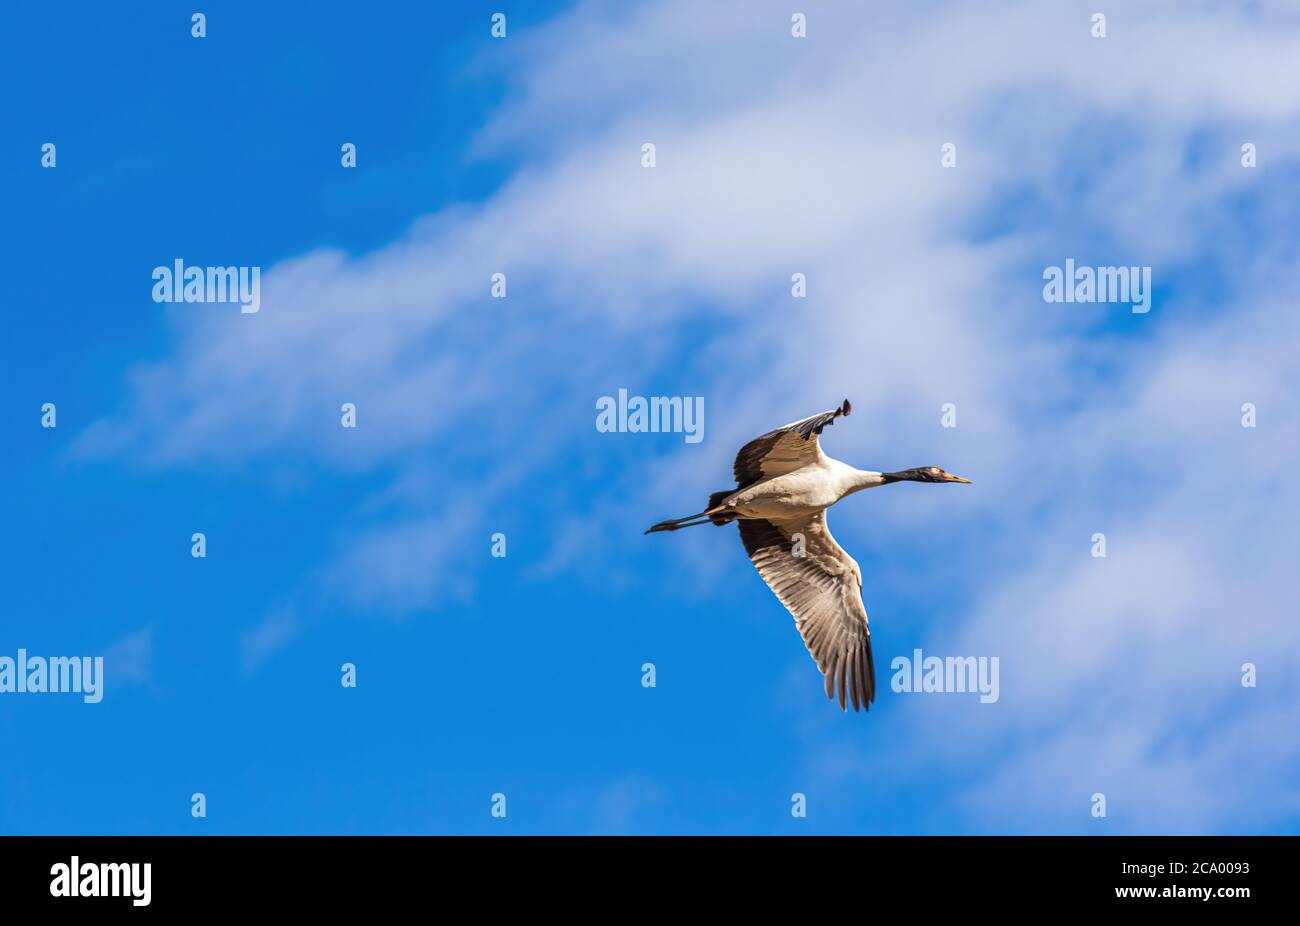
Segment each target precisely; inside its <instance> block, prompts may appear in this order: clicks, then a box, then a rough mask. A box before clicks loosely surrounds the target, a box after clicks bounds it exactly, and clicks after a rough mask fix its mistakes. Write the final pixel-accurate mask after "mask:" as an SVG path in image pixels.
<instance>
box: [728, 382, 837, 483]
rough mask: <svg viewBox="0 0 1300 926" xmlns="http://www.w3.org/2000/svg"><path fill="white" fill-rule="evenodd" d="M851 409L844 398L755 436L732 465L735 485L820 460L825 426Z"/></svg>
mask: <svg viewBox="0 0 1300 926" xmlns="http://www.w3.org/2000/svg"><path fill="white" fill-rule="evenodd" d="M852 410H853V407H852V406H851V405H849V400H848V399H845V400H844V404H843V405H841V406H840V407H839V408H833V409H831V410H830V411H828V412H822V413H821V414H820V415H813V416H812V417H811V418H805V419H803V420H802V421H795V422H792V423H791V424H787V425H786V426H785V427H783V428H777V429H776V430H775V431H769V432H767V433H766V434H764V435H763V436H762V437H756V438H754V439H753V440H752V441H750V442H749V443H748V444H746V445H745V446H743V447H741V448H740V453H738V454H736V463H735V466H733V467H732V469H733V471H734V472H735V474H736V485H737V486H738V487H740V488H742V489H743V488H744V487H745V486H747V485H752V484H753V483H755V482H758V481H759V480H760V479H766V478H768V477H770V476H782V475H784V474H786V473H792V472H794V471H795V470H797V469H799V468H800V467H801V466H807V465H808V464H809V463H815V462H817V461H818V460H820V459H821V457H822V448H821V443H820V441H819V440H818V435H819V434H821V433H822V428H824V427H826V425H828V424H831V423H833V422H834V421H835V419H836V418H838V417H840V415H847V414H848V413H849V412H851V411H852Z"/></svg>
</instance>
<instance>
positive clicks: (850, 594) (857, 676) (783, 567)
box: [737, 511, 876, 711]
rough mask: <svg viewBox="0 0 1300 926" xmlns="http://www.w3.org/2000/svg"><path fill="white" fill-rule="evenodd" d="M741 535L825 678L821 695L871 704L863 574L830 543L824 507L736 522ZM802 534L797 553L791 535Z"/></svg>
mask: <svg viewBox="0 0 1300 926" xmlns="http://www.w3.org/2000/svg"><path fill="white" fill-rule="evenodd" d="M737 523H738V524H739V525H740V539H741V540H742V541H743V542H744V544H745V551H746V552H747V553H748V554H749V558H750V560H751V561H752V562H753V564H754V566H755V567H756V568H757V569H758V574H759V575H761V576H762V577H763V581H764V582H766V583H767V584H768V587H769V588H771V589H772V591H773V592H775V593H776V597H777V598H779V599H781V603H782V604H783V605H785V606H786V608H788V609H789V611H790V613H791V614H793V615H794V622H795V625H796V626H798V628H799V633H800V634H802V635H803V642H804V644H805V645H806V646H807V647H808V652H809V653H811V654H812V657H813V659H814V660H816V662H817V668H819V669H821V671H822V675H824V676H825V677H826V697H828V698H834V697H835V691H836V689H837V688H838V690H839V698H840V707H841V708H844V709H845V710H847V709H848V708H847V705H846V699H852V701H853V709H854V710H855V711H856V710H859V709H860V708H865V709H867V710H870V709H871V702H872V701H874V700H875V698H876V668H875V665H874V663H873V662H872V658H871V631H870V629H869V628H868V627H867V609H866V608H865V607H863V605H862V573H861V571H860V570H859V569H858V564H857V563H856V562H854V561H853V557H851V556H849V555H848V554H847V553H845V552H844V550H843V548H842V547H840V545H839V544H838V543H836V542H835V538H834V537H832V536H831V532H830V530H829V529H828V528H827V526H826V512H825V511H819V512H817V514H815V515H811V516H809V517H807V518H800V519H795V520H786V521H761V520H742V521H738V522H737ZM796 534H802V535H803V556H798V555H796V552H797V551H796V550H795V535H796Z"/></svg>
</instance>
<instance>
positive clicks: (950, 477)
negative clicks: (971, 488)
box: [943, 473, 970, 485]
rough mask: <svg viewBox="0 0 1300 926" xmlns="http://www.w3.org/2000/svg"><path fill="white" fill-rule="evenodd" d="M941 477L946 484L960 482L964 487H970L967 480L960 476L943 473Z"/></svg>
mask: <svg viewBox="0 0 1300 926" xmlns="http://www.w3.org/2000/svg"><path fill="white" fill-rule="evenodd" d="M943 477H944V479H945V480H946V481H948V482H962V483H965V484H966V485H970V480H969V479H963V478H962V477H961V476H954V475H953V474H952V473H944V474H943Z"/></svg>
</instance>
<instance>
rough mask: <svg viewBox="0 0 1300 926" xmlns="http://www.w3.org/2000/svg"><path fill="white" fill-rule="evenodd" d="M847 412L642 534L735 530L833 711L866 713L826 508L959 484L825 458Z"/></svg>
mask: <svg viewBox="0 0 1300 926" xmlns="http://www.w3.org/2000/svg"><path fill="white" fill-rule="evenodd" d="M852 410H853V406H851V405H850V404H849V400H848V399H845V400H844V403H843V404H842V405H840V406H839V407H838V408H833V409H831V410H830V411H826V412H822V413H820V414H817V415H811V416H809V417H807V418H804V419H801V420H799V421H794V422H791V423H790V424H787V425H785V426H784V427H780V428H777V429H776V430H775V431H769V432H768V433H766V434H764V435H762V436H761V437H756V438H754V439H753V440H752V441H750V442H749V443H747V444H745V446H743V447H741V448H740V452H739V453H737V454H736V461H735V464H734V466H733V473H734V475H735V478H736V488H734V489H724V490H722V491H720V492H714V493H712V494H711V495H709V504H708V507H707V508H705V509H704V510H703V511H701V512H699V513H698V514H693V515H688V516H686V517H684V518H670V519H668V520H666V521H660V522H659V523H658V524H655V525H653V526H652V527H651V528H650V529H649V530H647V531H646V533H647V534H654V533H659V532H662V531H676V530H681V529H682V528H683V527H695V526H697V525H700V524H715V525H718V526H719V527H721V526H723V525H726V524H730V523H731V522H733V521H734V522H736V525H737V526H738V527H739V529H740V540H741V542H742V543H743V544H744V545H745V552H746V553H747V554H748V555H749V559H750V561H751V562H752V563H753V564H754V567H755V568H756V569H757V570H758V574H759V575H760V576H762V578H763V581H764V582H766V583H767V586H768V588H770V589H771V590H772V591H773V592H774V593H775V594H776V597H777V598H778V599H779V600H780V602H781V604H783V605H785V607H786V609H787V610H788V611H789V612H790V614H791V615H792V616H793V617H794V621H795V626H797V627H798V629H799V633H800V634H801V635H802V637H803V642H804V645H805V646H806V647H807V648H808V652H809V654H810V655H811V656H812V658H813V660H814V661H815V662H816V663H817V668H818V669H819V670H821V673H822V675H823V677H824V679H825V685H826V697H828V698H830V699H831V700H832V701H833V700H835V698H836V694H837V693H838V696H839V702H840V709H841V710H842V711H845V712H847V711H848V703H849V702H852V704H853V710H854V711H859V710H870V709H871V704H872V702H874V701H875V699H876V669H875V663H874V660H873V658H872V654H871V629H870V627H869V626H868V623H867V610H866V607H865V606H864V605H863V603H862V570H861V568H859V566H858V563H857V561H856V560H855V559H854V558H853V557H852V556H849V554H848V553H847V552H845V550H844V548H843V547H841V546H840V545H839V544H838V543H836V542H835V538H834V537H832V536H831V532H830V527H829V525H828V524H827V523H826V509H828V508H830V507H831V506H832V505H834V504H835V503H836V502H838V501H840V500H841V499H843V498H845V497H847V496H849V495H852V494H853V493H855V492H860V491H862V490H863V489H871V488H874V487H876V486H883V485H889V484H891V483H896V482H928V483H965V484H968V485H969V484H970V480H969V479H965V478H963V477H961V476H954V475H952V474H951V473H948V472H945V471H944V470H943V469H941V468H939V467H937V466H916V467H913V468H911V469H904V470H899V471H897V472H892V473H887V472H878V471H876V470H863V469H856V468H854V467H852V466H849V465H848V464H847V463H841V462H840V461H839V460H835V459H832V458H831V457H829V456H827V455H826V454H825V453H824V452H823V451H822V447H821V433H822V430H823V429H824V428H825V427H827V426H828V425H832V424H834V423H835V420H836V419H837V418H841V417H846V416H847V415H848V414H849V413H850V412H851V411H852Z"/></svg>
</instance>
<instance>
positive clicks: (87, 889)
mask: <svg viewBox="0 0 1300 926" xmlns="http://www.w3.org/2000/svg"><path fill="white" fill-rule="evenodd" d="M1296 849H1297V842H1296V840H1295V838H1293V837H1110V838H1095V837H1075V838H1072V837H842V838H835V837H808V838H778V839H769V840H766V841H765V842H760V841H759V840H757V839H746V838H743V837H735V838H733V837H727V838H708V837H700V838H675V837H661V838H640V837H624V838H601V839H597V838H581V837H567V838H553V839H551V838H543V837H513V838H512V837H506V838H491V837H478V838H474V837H471V838H446V837H340V838H323V837H310V838H307V837H30V838H23V837H9V838H5V839H3V840H0V857H2V859H3V866H2V867H0V872H2V873H0V891H2V892H3V898H4V904H5V909H6V910H8V911H16V910H19V909H26V908H30V907H41V908H44V909H46V910H49V911H51V912H54V911H62V912H65V913H69V914H74V913H83V914H84V913H92V914H97V913H99V912H108V911H111V910H118V911H122V912H125V911H139V912H141V913H143V912H145V911H163V912H172V913H179V912H191V911H193V912H200V913H213V912H227V911H228V912H240V911H257V910H278V909H285V910H297V911H303V910H319V911H321V912H323V913H338V912H340V911H342V910H349V909H355V910H370V911H373V910H375V909H380V908H383V907H386V906H390V905H391V906H396V905H399V904H403V905H410V904H418V903H427V902H429V901H430V900H432V899H436V898H443V899H447V898H453V897H462V898H469V897H471V896H477V897H480V898H482V897H489V898H493V899H494V902H496V901H501V900H509V899H510V898H511V897H516V898H524V897H526V896H542V895H539V894H537V893H536V892H538V891H541V892H543V895H544V896H548V897H557V898H558V897H559V896H561V895H563V896H566V897H568V900H566V904H569V905H571V906H573V907H574V908H583V907H587V906H590V907H593V908H594V907H595V904H596V903H597V901H598V899H599V898H601V897H608V895H610V894H614V895H617V896H619V897H622V898H624V900H625V901H626V902H628V903H631V904H632V905H633V906H634V907H635V908H637V909H649V908H645V907H643V904H647V903H648V904H650V906H651V907H655V906H661V905H665V904H667V903H668V902H669V900H670V898H672V899H673V903H674V904H675V903H676V899H675V895H679V894H680V895H681V896H682V897H683V898H684V897H687V896H690V895H696V894H698V893H699V892H700V891H705V892H707V893H708V894H710V895H713V896H715V897H719V898H721V897H725V898H727V899H728V900H729V902H734V903H735V904H736V905H737V906H738V907H749V906H754V905H758V906H762V904H763V903H765V902H766V900H765V898H768V897H770V896H771V895H772V892H775V893H776V894H781V895H785V897H786V899H787V900H798V899H799V898H800V897H803V898H810V897H813V896H818V895H820V896H822V897H824V898H827V899H828V900H830V899H834V900H836V901H837V902H836V906H838V904H839V902H844V903H847V904H848V906H849V907H850V908H852V907H855V906H861V905H862V904H864V903H868V902H869V903H870V905H871V906H872V908H873V909H888V908H890V907H893V906H899V907H903V906H913V907H914V906H915V905H916V904H918V903H919V904H922V905H923V907H924V909H925V910H926V911H927V912H931V911H933V910H936V909H953V910H960V909H965V908H969V909H970V910H971V912H972V914H974V913H975V912H977V911H985V912H987V911H988V910H990V909H1000V910H1026V911H1029V910H1041V909H1044V908H1048V909H1061V910H1069V911H1074V910H1096V909H1098V908H1105V909H1107V910H1114V911H1116V912H1119V911H1122V910H1124V909H1125V908H1132V909H1134V910H1141V911H1144V912H1147V913H1152V912H1158V911H1167V912H1169V913H1173V914H1177V915H1181V914H1184V913H1186V912H1187V911H1189V910H1190V909H1193V908H1201V909H1204V910H1209V911H1213V912H1214V913H1216V914H1225V915H1228V916H1231V915H1232V914H1233V912H1234V911H1240V910H1244V909H1246V908H1247V907H1248V906H1249V905H1251V904H1253V903H1256V902H1258V901H1264V902H1272V904H1274V905H1276V904H1279V903H1285V902H1286V901H1287V900H1288V898H1289V897H1290V885H1289V884H1284V881H1287V880H1289V879H1290V876H1291V873H1292V869H1293V867H1294V864H1295V862H1294V859H1295V851H1296ZM854 895H860V896H856V897H855V896H854ZM778 899H779V898H778ZM972 903H977V906H976V907H972V906H971V904H972ZM917 909H920V908H917Z"/></svg>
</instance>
